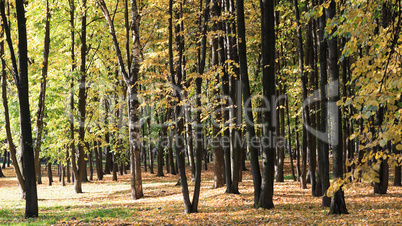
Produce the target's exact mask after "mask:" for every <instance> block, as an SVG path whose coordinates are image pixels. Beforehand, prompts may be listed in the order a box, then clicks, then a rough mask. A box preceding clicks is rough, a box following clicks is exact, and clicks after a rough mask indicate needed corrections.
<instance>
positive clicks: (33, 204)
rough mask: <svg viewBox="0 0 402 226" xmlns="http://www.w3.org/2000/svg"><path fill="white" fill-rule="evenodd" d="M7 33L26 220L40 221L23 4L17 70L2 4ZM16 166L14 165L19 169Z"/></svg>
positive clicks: (20, 3)
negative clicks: (16, 98) (33, 218)
mask: <svg viewBox="0 0 402 226" xmlns="http://www.w3.org/2000/svg"><path fill="white" fill-rule="evenodd" d="M0 4H1V6H0V8H1V14H2V21H3V24H4V25H3V26H4V30H5V32H6V38H7V43H8V46H9V49H10V56H11V61H12V73H13V77H14V81H15V84H16V86H17V89H18V100H19V111H20V128H21V153H22V157H23V172H24V179H25V193H26V196H25V199H26V205H25V217H26V218H31V217H38V196H37V189H36V178H35V176H36V175H35V158H34V150H33V142H32V126H31V115H30V110H29V93H28V43H27V31H26V18H25V9H24V1H22V0H17V1H16V5H15V7H16V10H17V23H18V67H17V60H16V55H15V53H14V47H13V44H12V41H11V34H10V28H9V26H8V23H7V22H6V21H7V19H6V14H5V10H4V2H3V1H1V2H0ZM16 166H17V165H15V167H16Z"/></svg>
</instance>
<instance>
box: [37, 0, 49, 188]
mask: <svg viewBox="0 0 402 226" xmlns="http://www.w3.org/2000/svg"><path fill="white" fill-rule="evenodd" d="M49 50H50V9H49V1H46V20H45V40H44V50H43V62H42V66H43V67H42V81H41V86H40V93H39V104H38V112H37V120H36V130H37V133H36V142H35V152H34V156H35V175H37V176H38V184H40V183H42V181H41V172H40V159H39V152H40V148H41V144H42V132H43V117H44V113H45V97H46V81H47V71H48V65H49ZM39 182H40V183H39Z"/></svg>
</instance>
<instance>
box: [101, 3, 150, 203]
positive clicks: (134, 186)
mask: <svg viewBox="0 0 402 226" xmlns="http://www.w3.org/2000/svg"><path fill="white" fill-rule="evenodd" d="M97 3H98V5H99V7H100V9H101V11H102V13H103V15H104V17H105V19H106V22H107V24H108V25H109V32H110V36H111V38H112V41H113V46H114V49H115V53H116V57H117V60H118V63H119V68H120V73H121V74H122V76H123V79H124V81H125V83H126V85H127V90H128V115H129V142H130V169H131V170H130V171H131V198H132V199H139V198H142V197H143V195H144V194H143V191H142V178H141V159H140V148H139V140H138V139H139V117H138V107H139V102H138V96H137V90H138V87H137V86H138V84H137V81H138V77H139V70H140V54H141V47H140V36H139V28H140V19H141V17H140V15H139V12H138V9H137V1H136V0H131V20H132V21H131V34H132V38H133V49H132V57H131V64H130V63H129V68H128V69H129V70H128V72H127V70H126V67H125V63H124V61H123V56H122V53H121V50H120V47H119V43H118V40H117V36H116V32H115V27H114V24H113V21H112V18H111V17H110V14H109V11H108V9H107V7H106V3H105V2H104V0H97ZM126 10H128V7H126ZM126 15H128V13H126ZM126 21H127V19H126ZM127 26H128V25H127V24H126V27H127Z"/></svg>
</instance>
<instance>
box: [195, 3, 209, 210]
mask: <svg viewBox="0 0 402 226" xmlns="http://www.w3.org/2000/svg"><path fill="white" fill-rule="evenodd" d="M208 8H209V7H208V4H207V6H206V7H205V10H204V12H203V14H202V15H203V16H204V18H203V21H202V22H201V18H202V17H200V34H202V39H201V52H200V53H199V54H200V56H199V63H198V74H199V75H202V74H203V73H204V68H205V58H206V44H207V40H206V29H207V20H208V16H209V15H208V14H209V10H208ZM202 11H203V4H202V0H200V12H202ZM195 84H196V94H197V96H196V100H195V101H196V107H197V111H196V116H195V121H196V125H195V161H196V166H195V184H194V194H193V202H192V203H191V212H193V213H196V212H198V201H199V197H200V190H201V168H202V152H203V149H204V147H203V144H202V137H203V135H204V134H203V133H202V125H201V98H200V97H201V85H202V78H201V76H199V77H197V78H196V80H195Z"/></svg>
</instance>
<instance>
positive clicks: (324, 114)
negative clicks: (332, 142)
mask: <svg viewBox="0 0 402 226" xmlns="http://www.w3.org/2000/svg"><path fill="white" fill-rule="evenodd" d="M322 2H323V1H322V0H320V3H319V4H322ZM325 25H326V16H325V11H323V14H322V16H321V17H319V18H318V41H319V53H320V54H319V63H320V95H321V98H320V108H321V114H320V131H321V132H325V131H328V98H327V91H326V86H327V80H328V76H327V42H326V40H324V33H325ZM327 138H328V137H327ZM318 142H319V147H320V149H319V150H318V154H319V156H321V157H319V159H320V161H319V164H320V167H319V168H320V171H321V172H320V176H321V189H322V194H323V196H322V206H326V207H329V206H330V204H331V198H330V197H328V196H327V195H326V192H327V189H328V188H329V185H330V183H329V146H328V142H326V141H325V140H323V139H319V140H318Z"/></svg>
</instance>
